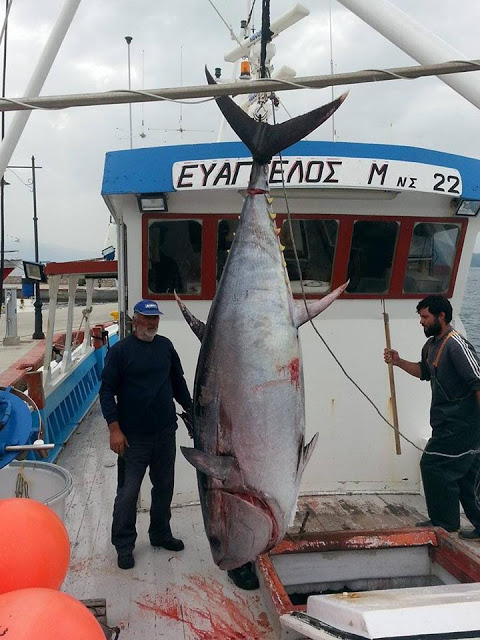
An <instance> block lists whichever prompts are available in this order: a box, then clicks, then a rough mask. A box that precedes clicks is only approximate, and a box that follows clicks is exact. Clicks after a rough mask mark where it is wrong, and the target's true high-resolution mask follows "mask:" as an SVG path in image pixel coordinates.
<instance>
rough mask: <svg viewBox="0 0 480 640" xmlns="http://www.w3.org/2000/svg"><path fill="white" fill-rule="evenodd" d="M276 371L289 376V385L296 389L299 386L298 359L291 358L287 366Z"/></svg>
mask: <svg viewBox="0 0 480 640" xmlns="http://www.w3.org/2000/svg"><path fill="white" fill-rule="evenodd" d="M278 371H279V372H283V373H286V374H287V375H289V376H290V383H291V384H294V385H295V386H296V387H297V389H298V387H299V386H300V360H299V359H298V358H293V359H292V360H290V362H289V363H288V364H286V365H282V366H280V367H278Z"/></svg>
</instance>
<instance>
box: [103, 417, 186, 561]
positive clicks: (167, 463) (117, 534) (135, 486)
mask: <svg viewBox="0 0 480 640" xmlns="http://www.w3.org/2000/svg"><path fill="white" fill-rule="evenodd" d="M127 439H128V444H129V445H130V446H129V447H127V448H126V449H125V455H124V456H123V457H120V456H119V457H118V479H117V496H116V498H115V504H114V507H113V522H112V544H113V545H114V546H115V548H116V550H117V553H118V554H119V555H123V554H126V553H131V552H132V551H133V549H134V547H135V540H136V539H137V530H136V526H135V523H136V520H137V499H138V494H139V492H140V486H141V484H142V480H143V477H144V475H145V471H146V470H147V467H149V475H150V480H151V482H152V504H151V507H150V528H149V530H148V534H149V537H150V540H151V541H153V540H167V539H168V538H170V537H171V536H172V532H171V529H170V517H171V512H170V504H171V502H172V497H173V481H174V468H175V453H176V445H175V431H174V430H173V428H172V429H169V430H168V431H167V432H162V433H158V434H155V435H152V436H145V437H141V438H138V437H137V438H133V437H131V436H130V437H128V438H127Z"/></svg>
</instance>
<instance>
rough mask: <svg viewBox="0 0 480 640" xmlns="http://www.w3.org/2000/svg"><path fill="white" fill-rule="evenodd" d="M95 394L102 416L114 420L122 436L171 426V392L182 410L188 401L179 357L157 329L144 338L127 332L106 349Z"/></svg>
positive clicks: (173, 422)
mask: <svg viewBox="0 0 480 640" xmlns="http://www.w3.org/2000/svg"><path fill="white" fill-rule="evenodd" d="M99 395H100V406H101V408H102V413H103V417H104V418H105V420H106V421H107V423H108V424H110V423H111V422H114V421H118V422H119V424H120V428H121V429H122V431H123V433H124V434H125V435H126V436H127V438H128V436H129V435H130V436H131V435H136V434H138V435H142V434H144V435H146V434H152V433H155V432H157V431H158V430H175V429H176V425H177V420H176V415H175V404H174V402H173V399H174V398H175V400H177V402H178V403H179V404H180V405H181V406H182V407H183V408H184V409H185V410H186V411H187V410H189V409H190V408H191V406H192V399H191V396H190V393H189V391H188V388H187V384H186V382H185V378H184V377H183V369H182V365H181V364H180V358H179V357H178V354H177V352H176V351H175V349H174V347H173V344H172V343H171V342H170V340H168V338H165V337H164V336H158V335H157V336H155V338H154V339H153V341H152V342H144V341H142V340H139V339H138V338H136V337H135V335H134V334H132V335H130V336H128V337H126V338H124V339H123V340H120V342H117V343H116V344H115V345H114V346H113V347H112V348H111V349H110V351H109V352H108V354H107V357H106V360H105V366H104V369H103V372H102V384H101V387H100V392H99Z"/></svg>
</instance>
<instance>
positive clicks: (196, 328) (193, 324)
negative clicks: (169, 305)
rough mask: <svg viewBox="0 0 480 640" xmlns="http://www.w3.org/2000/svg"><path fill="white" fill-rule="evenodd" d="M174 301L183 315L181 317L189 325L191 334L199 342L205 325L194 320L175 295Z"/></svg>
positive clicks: (196, 319)
mask: <svg viewBox="0 0 480 640" xmlns="http://www.w3.org/2000/svg"><path fill="white" fill-rule="evenodd" d="M175 300H176V301H177V303H178V306H179V307H180V311H181V312H182V313H183V317H184V318H185V320H186V321H187V322H188V324H189V325H190V329H191V330H192V331H193V333H194V334H195V335H196V336H197V338H198V339H199V340H200V342H201V341H202V340H203V336H204V334H205V323H204V322H202V321H201V320H199V319H198V318H196V317H195V316H194V315H193V314H192V313H190V311H189V310H188V309H187V307H186V306H185V305H184V304H183V302H182V301H181V300H180V298H179V297H178V296H177V294H175Z"/></svg>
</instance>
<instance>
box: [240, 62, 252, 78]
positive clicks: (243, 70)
mask: <svg viewBox="0 0 480 640" xmlns="http://www.w3.org/2000/svg"><path fill="white" fill-rule="evenodd" d="M251 79H252V73H251V67H250V60H242V61H241V63H240V80H251Z"/></svg>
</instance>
